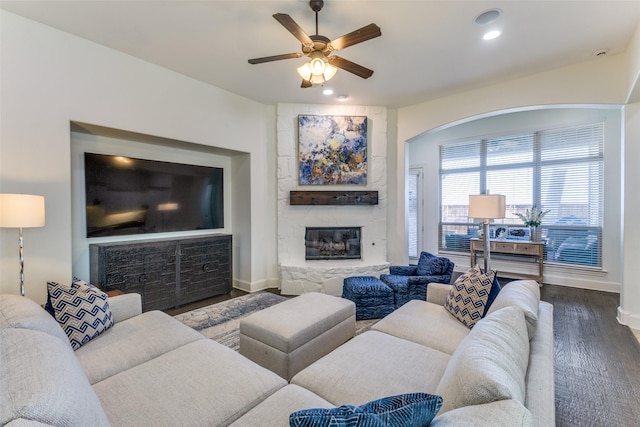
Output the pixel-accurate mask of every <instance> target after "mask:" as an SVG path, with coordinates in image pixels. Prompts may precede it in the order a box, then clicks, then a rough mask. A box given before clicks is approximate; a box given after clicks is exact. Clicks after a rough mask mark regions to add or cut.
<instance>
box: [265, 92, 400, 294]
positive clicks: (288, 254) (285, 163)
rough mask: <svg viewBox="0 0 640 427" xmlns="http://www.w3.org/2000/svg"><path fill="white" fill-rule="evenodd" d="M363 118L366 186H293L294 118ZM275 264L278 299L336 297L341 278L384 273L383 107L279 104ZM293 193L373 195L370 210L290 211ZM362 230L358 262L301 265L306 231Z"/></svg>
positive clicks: (295, 154)
mask: <svg viewBox="0 0 640 427" xmlns="http://www.w3.org/2000/svg"><path fill="white" fill-rule="evenodd" d="M301 114H307V115H334V116H367V118H368V124H367V132H368V135H367V159H368V173H367V185H365V186H362V185H360V186H359V185H331V186H312V185H305V186H301V185H299V184H298V115H301ZM277 159H278V264H279V267H280V287H281V292H282V293H283V294H288V295H298V294H301V293H305V292H312V291H316V292H324V293H329V294H333V295H339V294H340V293H341V291H342V279H343V278H344V277H348V276H354V275H373V276H378V275H380V274H381V273H386V272H388V267H389V263H388V262H387V110H386V108H384V107H358V106H340V105H301V104H279V105H278V111H277ZM292 190H306V191H314V190H334V191H336V190H367V191H374V190H375V191H378V205H374V206H291V205H290V204H289V191H292ZM307 226H309V227H351V226H353V227H362V259H360V260H335V261H329V260H318V261H306V260H305V259H304V258H305V247H304V233H305V228H306V227H307Z"/></svg>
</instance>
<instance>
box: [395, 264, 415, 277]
mask: <svg viewBox="0 0 640 427" xmlns="http://www.w3.org/2000/svg"><path fill="white" fill-rule="evenodd" d="M416 269H417V267H416V266H415V265H392V266H391V267H389V273H390V274H394V275H397V276H415V275H416Z"/></svg>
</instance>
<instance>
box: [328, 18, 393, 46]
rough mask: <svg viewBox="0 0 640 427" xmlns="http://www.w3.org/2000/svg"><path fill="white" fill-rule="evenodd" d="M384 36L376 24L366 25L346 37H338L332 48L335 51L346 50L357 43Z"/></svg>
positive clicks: (332, 42)
mask: <svg viewBox="0 0 640 427" xmlns="http://www.w3.org/2000/svg"><path fill="white" fill-rule="evenodd" d="M381 35H382V31H380V27H378V26H377V25H376V24H369V25H366V26H364V27H362V28H360V29H359V30H355V31H352V32H350V33H349V34H345V35H344V36H341V37H338V38H337V39H335V40H331V47H332V49H333V50H340V49H344V48H345V47H349V46H353V45H354V44H357V43H362V42H364V41H367V40H369V39H373V38H375V37H379V36H381Z"/></svg>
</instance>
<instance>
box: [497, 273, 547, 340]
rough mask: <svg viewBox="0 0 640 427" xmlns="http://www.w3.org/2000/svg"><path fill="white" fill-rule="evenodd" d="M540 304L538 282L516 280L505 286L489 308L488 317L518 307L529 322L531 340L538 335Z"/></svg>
mask: <svg viewBox="0 0 640 427" xmlns="http://www.w3.org/2000/svg"><path fill="white" fill-rule="evenodd" d="M539 302H540V285H538V282H536V281H533V280H515V281H513V282H509V283H507V284H506V285H504V287H503V288H502V290H501V291H500V293H498V296H497V297H496V299H495V300H494V301H493V304H491V307H489V310H488V311H487V315H489V314H491V313H494V312H496V311H498V310H500V309H501V308H504V307H510V306H516V307H518V308H520V309H521V310H522V311H523V312H524V317H525V319H526V320H527V333H528V334H529V339H531V338H533V335H534V334H535V333H536V327H537V323H538V303H539Z"/></svg>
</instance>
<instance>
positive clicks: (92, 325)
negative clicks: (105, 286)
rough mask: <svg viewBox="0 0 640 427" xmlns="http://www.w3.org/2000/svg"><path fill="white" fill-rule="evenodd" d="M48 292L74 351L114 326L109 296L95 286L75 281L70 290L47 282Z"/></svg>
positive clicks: (59, 321) (68, 287)
mask: <svg viewBox="0 0 640 427" xmlns="http://www.w3.org/2000/svg"><path fill="white" fill-rule="evenodd" d="M47 291H48V294H49V299H50V300H51V307H52V308H53V311H54V317H55V318H56V320H57V321H58V323H59V324H60V326H62V329H64V332H65V333H66V334H67V337H69V342H70V343H71V347H72V348H73V349H74V350H77V349H78V348H80V347H81V346H82V345H83V344H86V343H87V342H89V341H90V340H91V339H93V338H95V337H97V336H98V335H100V334H101V333H103V332H104V331H106V330H107V329H109V328H110V327H111V326H113V316H112V315H111V310H110V309H109V302H108V300H107V294H105V293H104V292H102V291H101V290H99V289H98V288H96V287H95V286H93V285H89V284H88V283H87V282H85V281H83V280H78V279H76V278H75V277H74V281H73V282H72V283H71V285H69V286H68V285H62V284H60V283H56V282H47Z"/></svg>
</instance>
